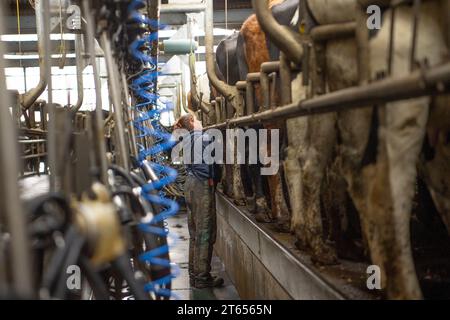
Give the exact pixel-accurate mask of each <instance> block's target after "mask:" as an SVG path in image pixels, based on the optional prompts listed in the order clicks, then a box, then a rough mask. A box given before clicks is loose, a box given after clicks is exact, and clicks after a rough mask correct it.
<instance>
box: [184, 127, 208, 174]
mask: <svg viewBox="0 0 450 320" xmlns="http://www.w3.org/2000/svg"><path fill="white" fill-rule="evenodd" d="M190 135H191V140H190V143H191V145H190V150H191V157H192V161H191V164H185V166H186V171H187V173H188V174H190V175H193V176H194V177H196V178H197V179H200V180H209V179H214V166H212V165H208V164H206V163H204V159H203V152H204V151H205V148H206V147H207V146H209V145H210V144H211V142H212V139H211V138H210V137H209V136H208V135H206V134H204V133H203V132H202V131H193V132H191V134H190ZM204 136H206V137H207V138H204ZM202 139H204V140H203V141H202V154H199V155H195V148H194V146H195V143H199V142H198V141H199V140H202ZM184 143H189V142H188V141H185V142H184ZM195 156H197V157H199V159H202V163H201V164H193V163H194V159H195Z"/></svg>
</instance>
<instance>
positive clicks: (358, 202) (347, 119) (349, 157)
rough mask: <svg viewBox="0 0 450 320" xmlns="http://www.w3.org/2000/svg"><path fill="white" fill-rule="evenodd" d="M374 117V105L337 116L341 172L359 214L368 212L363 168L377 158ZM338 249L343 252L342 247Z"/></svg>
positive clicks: (376, 125)
mask: <svg viewBox="0 0 450 320" xmlns="http://www.w3.org/2000/svg"><path fill="white" fill-rule="evenodd" d="M374 119H375V118H374V117H373V109H372V108H363V109H356V110H351V111H344V112H340V113H339V116H338V127H339V133H340V137H341V145H340V147H339V163H340V172H341V173H342V175H343V177H344V178H345V181H346V182H347V190H348V193H349V195H350V197H351V199H352V201H353V204H354V205H355V207H356V210H357V212H358V214H359V216H360V217H365V216H367V197H368V195H367V180H366V176H365V175H364V174H363V172H362V169H363V165H364V162H367V163H374V162H375V161H376V151H377V145H376V142H377V140H378V139H377V134H378V133H377V130H378V124H377V123H376V121H373V120H374ZM371 138H372V139H371ZM368 143H370V144H371V145H368ZM349 209H350V208H346V210H347V212H346V213H343V215H347V214H348V210H349ZM341 232H342V230H341ZM364 235H365V233H363V236H364ZM365 240H366V241H367V239H365ZM353 244H354V243H353ZM347 245H350V246H352V243H346V244H344V247H345V246H347ZM344 250H345V248H344ZM339 251H341V252H342V250H339ZM352 251H354V250H352ZM358 255H362V253H361V254H359V253H358Z"/></svg>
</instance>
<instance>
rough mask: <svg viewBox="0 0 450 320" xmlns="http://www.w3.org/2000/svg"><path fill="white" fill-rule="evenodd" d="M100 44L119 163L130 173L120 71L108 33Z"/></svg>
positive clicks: (101, 38)
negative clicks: (103, 55)
mask: <svg viewBox="0 0 450 320" xmlns="http://www.w3.org/2000/svg"><path fill="white" fill-rule="evenodd" d="M100 42H101V45H102V48H103V51H104V52H105V61H106V68H107V70H108V81H109V90H110V96H111V100H112V105H113V107H114V122H115V133H116V137H117V144H118V150H119V157H118V160H119V161H118V163H119V165H120V166H121V167H122V168H124V169H125V170H127V171H130V161H129V157H128V154H129V153H128V152H127V144H126V142H125V125H124V118H123V112H122V111H123V110H122V96H121V86H120V84H119V78H120V75H119V70H118V67H117V63H116V61H115V59H114V56H113V53H112V47H111V41H110V40H109V38H108V34H107V32H106V31H103V32H102V34H101V36H100Z"/></svg>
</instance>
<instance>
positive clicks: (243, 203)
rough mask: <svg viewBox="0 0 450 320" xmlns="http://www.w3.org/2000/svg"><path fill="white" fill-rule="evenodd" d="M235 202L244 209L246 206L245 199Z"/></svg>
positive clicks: (235, 200)
mask: <svg viewBox="0 0 450 320" xmlns="http://www.w3.org/2000/svg"><path fill="white" fill-rule="evenodd" d="M233 202H234V204H235V205H237V206H238V207H244V206H245V200H244V199H234V201H233Z"/></svg>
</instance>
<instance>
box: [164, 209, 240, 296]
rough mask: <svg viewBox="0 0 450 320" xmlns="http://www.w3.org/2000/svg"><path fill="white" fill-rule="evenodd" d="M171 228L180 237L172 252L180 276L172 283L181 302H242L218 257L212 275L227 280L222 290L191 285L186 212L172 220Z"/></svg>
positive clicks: (214, 258) (214, 260) (213, 264)
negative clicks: (196, 287)
mask: <svg viewBox="0 0 450 320" xmlns="http://www.w3.org/2000/svg"><path fill="white" fill-rule="evenodd" d="M169 228H170V232H172V233H174V234H176V235H177V236H178V237H179V240H178V243H177V244H176V245H175V247H174V248H171V251H170V257H171V260H172V262H174V263H176V264H177V265H178V266H179V268H180V275H179V276H178V277H177V278H176V279H175V280H174V281H173V282H172V289H173V293H174V294H175V295H176V296H178V298H179V299H181V300H240V298H239V294H238V293H237V291H236V288H235V287H234V285H233V284H232V283H231V280H230V278H229V276H228V275H227V273H226V271H225V267H224V265H223V263H222V261H220V259H219V258H218V257H213V261H212V272H211V273H212V274H213V275H215V276H219V277H222V278H223V279H224V280H225V284H224V286H223V287H222V288H214V289H202V290H199V289H195V288H192V287H191V286H190V285H189V273H188V262H189V231H188V227H187V214H186V212H185V211H181V212H180V213H179V214H178V215H177V216H176V217H174V218H171V219H170V220H169Z"/></svg>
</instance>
